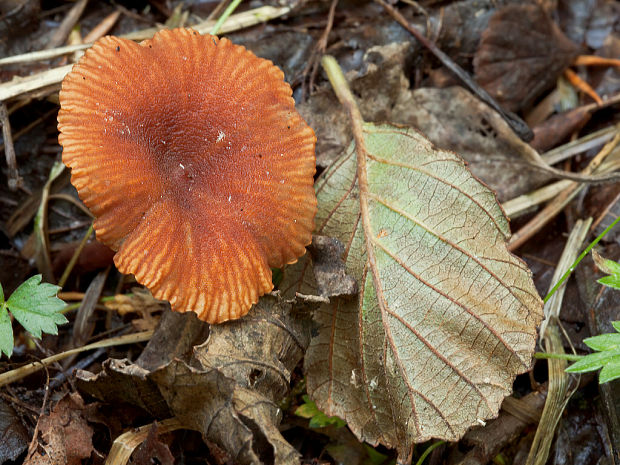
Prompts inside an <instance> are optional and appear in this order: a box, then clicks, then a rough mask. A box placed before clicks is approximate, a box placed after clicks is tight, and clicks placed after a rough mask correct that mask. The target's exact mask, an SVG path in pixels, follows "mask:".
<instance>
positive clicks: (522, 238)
mask: <svg viewBox="0 0 620 465" xmlns="http://www.w3.org/2000/svg"><path fill="white" fill-rule="evenodd" d="M618 143H620V132H616V136H615V137H614V138H613V139H612V140H610V141H609V142H607V144H605V146H604V147H603V148H602V149H601V151H600V152H599V153H598V154H597V155H596V156H595V157H594V158H593V159H592V160H591V161H590V163H589V164H588V166H587V167H586V168H585V169H584V170H583V171H582V176H584V177H589V176H590V175H592V174H593V173H600V174H601V175H602V176H605V175H607V174H608V173H612V172H614V171H616V170H618V169H619V168H620V150H619V149H616V146H617V145H618ZM584 187H585V186H584V184H579V183H577V182H576V181H570V184H567V187H566V188H565V190H564V191H562V192H561V193H560V194H559V195H558V196H556V197H555V198H554V200H553V201H552V202H550V203H549V204H548V205H547V206H546V207H545V208H544V209H543V210H541V211H540V212H539V213H538V214H537V215H536V216H535V217H534V218H532V219H531V220H530V221H529V222H528V223H527V224H526V225H525V226H523V227H522V228H521V229H520V230H519V231H517V232H516V233H514V234H513V236H512V238H511V239H510V242H509V244H508V247H509V249H510V250H516V249H518V248H519V247H521V246H522V245H523V244H524V243H525V242H527V241H528V239H530V238H531V237H532V236H533V235H534V234H536V233H537V232H538V231H540V229H541V228H542V227H543V226H544V225H545V224H547V223H548V222H549V221H551V219H553V218H554V217H555V216H556V215H557V214H558V213H559V212H560V211H562V209H564V207H566V205H568V204H569V203H570V201H571V200H572V199H574V198H575V196H577V194H579V192H580V191H581V190H582V189H583V188H584ZM519 202H521V201H519ZM513 207H514V205H512V206H511V208H513Z"/></svg>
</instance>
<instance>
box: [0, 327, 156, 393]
mask: <svg viewBox="0 0 620 465" xmlns="http://www.w3.org/2000/svg"><path fill="white" fill-rule="evenodd" d="M152 335H153V331H143V332H141V333H134V334H127V335H124V336H118V337H112V338H110V339H104V340H103V341H98V342H94V343H92V344H88V345H86V346H83V347H77V348H75V349H71V350H67V351H65V352H61V353H59V354H56V355H52V356H50V357H47V358H44V359H43V360H41V361H40V362H32V363H29V364H27V365H24V366H22V367H19V368H16V369H15V370H11V371H7V372H6V373H2V374H0V387H2V386H6V385H7V384H11V383H14V382H15V381H19V380H20V379H22V378H25V377H26V376H28V375H31V374H32V373H36V372H37V371H39V370H42V369H43V368H45V367H47V366H49V365H51V364H52V363H56V362H58V361H59V360H64V359H65V358H67V357H69V356H71V355H74V354H79V353H81V352H85V351H87V350H93V349H100V348H103V347H112V346H120V345H125V344H135V343H137V342H144V341H148V340H149V339H151V336H152Z"/></svg>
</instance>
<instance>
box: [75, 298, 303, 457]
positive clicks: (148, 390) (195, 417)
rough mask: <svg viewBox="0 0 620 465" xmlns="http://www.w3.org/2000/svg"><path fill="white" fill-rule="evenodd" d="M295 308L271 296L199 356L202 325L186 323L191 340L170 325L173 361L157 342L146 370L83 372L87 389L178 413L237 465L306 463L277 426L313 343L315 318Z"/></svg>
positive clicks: (213, 332)
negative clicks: (158, 357) (161, 352)
mask: <svg viewBox="0 0 620 465" xmlns="http://www.w3.org/2000/svg"><path fill="white" fill-rule="evenodd" d="M294 306H295V304H293V303H291V302H288V301H284V300H282V299H281V298H279V297H277V296H264V297H262V298H261V299H260V301H259V303H258V304H257V305H255V306H254V307H253V309H252V311H251V312H250V313H249V315H247V316H246V317H244V318H242V319H241V320H238V321H233V322H229V323H225V324H221V325H216V326H212V327H211V328H210V330H209V336H208V338H207V339H206V341H205V342H204V343H202V345H199V346H195V347H194V348H193V351H192V350H191V344H192V341H196V340H198V339H199V337H198V335H201V334H204V333H202V332H201V330H200V328H194V327H193V326H192V325H191V324H189V326H188V325H182V324H180V322H178V323H177V324H178V326H179V327H181V328H185V331H189V332H192V333H193V334H194V336H183V335H182V334H178V331H179V329H178V327H177V329H175V326H174V325H171V324H166V325H164V324H163V323H162V325H161V326H160V328H158V330H157V331H156V333H155V336H154V341H155V339H156V338H157V340H158V341H159V342H160V343H162V342H163V341H164V339H165V338H166V337H168V338H171V339H172V340H173V341H177V346H176V347H177V349H175V350H176V352H177V356H176V357H174V358H173V357H170V356H165V357H164V360H163V363H160V364H157V363H156V356H155V354H156V353H158V351H159V348H158V345H159V344H157V343H153V344H149V347H148V348H147V350H145V353H143V355H142V356H141V360H140V362H141V363H142V364H143V366H139V365H137V364H131V363H129V362H128V361H113V360H112V361H109V362H107V363H105V364H104V371H103V372H102V373H100V374H99V375H97V376H93V375H88V374H87V373H85V372H82V373H80V375H79V377H80V378H81V383H80V387H81V388H82V389H84V390H86V391H88V392H89V393H91V394H92V395H95V396H96V397H98V398H102V399H105V400H107V401H114V402H127V403H131V404H134V405H138V406H140V407H142V408H144V409H145V410H147V411H150V412H151V413H153V414H156V416H157V417H159V418H166V417H168V416H176V417H177V418H178V419H179V420H180V421H181V422H182V423H183V424H184V426H185V427H186V428H188V429H194V430H196V431H200V432H201V433H202V434H203V437H204V438H205V439H206V440H207V441H209V442H212V443H215V444H216V445H217V446H219V447H221V448H222V449H223V450H225V451H226V452H227V453H228V454H229V456H230V457H231V459H232V460H233V461H234V463H239V464H249V463H259V462H260V461H262V462H264V463H277V464H294V463H298V452H297V451H296V450H295V449H293V448H292V447H291V446H290V445H289V444H288V443H287V442H286V441H285V440H284V439H283V438H282V436H281V435H280V432H279V431H278V427H277V426H278V424H279V422H280V420H281V417H282V412H281V410H280V409H279V408H278V402H279V401H280V400H281V399H282V398H283V397H284V396H285V395H286V393H287V392H288V389H289V382H290V376H291V372H292V370H293V369H294V368H295V366H296V365H297V363H298V362H299V360H300V359H301V357H302V356H303V353H304V351H305V349H306V347H307V346H308V344H309V339H310V321H309V317H308V316H307V315H300V314H298V313H297V312H296V311H295V310H293V309H292V308H293V307H294ZM175 318H177V319H178V317H175ZM188 328H189V329H188ZM170 346H172V347H175V344H174V343H172V344H171V345H168V346H167V349H165V350H167V351H171V348H170ZM181 347H182V348H183V349H179V348H181ZM188 349H189V353H187V352H188ZM148 351H153V354H148ZM166 411H168V412H166Z"/></svg>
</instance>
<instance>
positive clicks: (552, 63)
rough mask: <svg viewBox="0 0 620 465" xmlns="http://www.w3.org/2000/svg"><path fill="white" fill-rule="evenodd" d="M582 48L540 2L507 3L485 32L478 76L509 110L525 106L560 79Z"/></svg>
mask: <svg viewBox="0 0 620 465" xmlns="http://www.w3.org/2000/svg"><path fill="white" fill-rule="evenodd" d="M578 51H579V49H578V47H577V46H576V45H575V44H574V43H573V42H571V41H570V40H569V39H568V38H567V37H566V36H565V35H564V33H563V32H562V31H561V30H560V28H559V27H558V26H557V25H556V24H555V23H554V22H553V21H552V20H551V18H549V16H548V15H547V13H546V12H545V11H544V10H543V9H542V7H540V6H539V5H537V4H521V5H507V6H505V7H503V8H501V9H499V10H498V11H497V13H495V14H494V15H493V17H492V18H491V20H490V21H489V27H488V28H487V29H486V30H485V31H484V33H483V34H482V39H481V41H480V46H479V48H478V51H477V52H476V56H475V57H474V68H475V75H476V80H477V81H478V82H479V83H480V84H481V85H482V86H483V87H484V88H485V89H486V90H487V92H489V93H490V94H491V95H492V96H493V97H495V99H496V100H497V101H498V102H499V103H500V105H502V106H503V107H504V108H505V109H507V110H510V111H519V110H520V109H522V108H526V107H527V106H528V105H529V104H530V103H532V101H533V100H534V99H535V98H536V97H537V96H539V95H540V94H541V93H542V92H544V91H545V90H547V89H548V88H549V87H551V86H553V84H555V82H556V80H557V78H558V76H559V75H560V74H561V73H562V71H563V70H564V69H565V68H566V67H567V66H568V65H570V63H571V62H572V61H573V59H574V58H575V57H576V56H577V54H578Z"/></svg>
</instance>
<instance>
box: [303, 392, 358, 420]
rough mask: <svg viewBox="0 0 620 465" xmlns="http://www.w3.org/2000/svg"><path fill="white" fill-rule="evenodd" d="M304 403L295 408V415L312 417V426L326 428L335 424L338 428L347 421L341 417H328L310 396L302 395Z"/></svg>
mask: <svg viewBox="0 0 620 465" xmlns="http://www.w3.org/2000/svg"><path fill="white" fill-rule="evenodd" d="M302 399H303V400H304V403H303V404H302V405H300V406H299V407H298V408H297V410H295V415H297V416H298V417H302V418H309V419H310V424H309V426H310V428H325V427H326V426H330V425H334V426H335V427H336V428H341V427H343V426H344V425H346V424H347V423H346V422H345V421H344V420H343V419H341V418H339V417H328V416H327V415H325V414H324V413H323V412H321V411H320V410H319V409H318V407H317V406H316V404H315V403H314V402H312V400H311V399H310V397H309V396H307V395H304V396H302Z"/></svg>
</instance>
